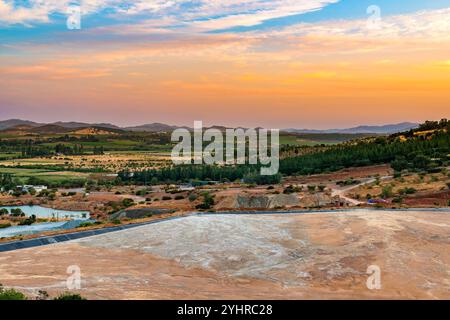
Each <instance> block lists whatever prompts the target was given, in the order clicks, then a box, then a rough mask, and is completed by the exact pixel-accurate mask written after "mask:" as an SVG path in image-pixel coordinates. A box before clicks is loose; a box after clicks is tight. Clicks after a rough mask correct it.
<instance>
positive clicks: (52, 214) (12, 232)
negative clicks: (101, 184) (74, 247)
mask: <svg viewBox="0 0 450 320" xmlns="http://www.w3.org/2000/svg"><path fill="white" fill-rule="evenodd" d="M3 208H5V209H7V210H8V211H9V212H11V209H16V208H19V209H21V210H22V211H23V212H24V213H25V215H26V216H27V217H29V216H31V215H33V214H34V215H35V216H36V217H37V218H47V219H51V218H55V219H65V220H66V221H59V222H45V223H35V224H32V225H30V226H13V227H8V228H3V229H0V238H5V237H13V236H18V235H28V234H36V233H41V232H45V231H55V230H66V229H73V228H76V227H77V226H78V225H80V223H82V222H84V221H86V220H88V219H89V211H66V210H56V209H52V208H45V207H41V206H9V207H0V209H3ZM67 219H69V220H70V221H67Z"/></svg>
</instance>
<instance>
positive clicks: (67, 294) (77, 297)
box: [53, 292, 86, 300]
mask: <svg viewBox="0 0 450 320" xmlns="http://www.w3.org/2000/svg"><path fill="white" fill-rule="evenodd" d="M53 300H86V298H83V297H82V296H81V295H79V294H78V293H70V292H65V293H63V294H60V295H59V296H57V297H56V298H54V299H53Z"/></svg>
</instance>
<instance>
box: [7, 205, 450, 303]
mask: <svg viewBox="0 0 450 320" xmlns="http://www.w3.org/2000/svg"><path fill="white" fill-rule="evenodd" d="M449 235H450V213H449V212H426V211H424V212H415V211H407V212H404V211H403V212H399V211H368V210H356V211H349V212H335V213H311V214H276V215H220V214H217V215H207V216H192V217H188V218H184V219H178V220H172V221H166V222H161V223H157V224H153V225H146V226H142V227H138V228H134V229H130V230H124V231H119V232H115V233H109V234H104V235H99V236H94V237H90V238H85V239H81V240H76V241H71V242H68V243H60V244H55V245H49V246H45V247H38V248H32V249H25V250H18V251H13V252H6V253H1V254H0V275H1V278H0V282H1V283H3V284H4V285H6V286H13V287H16V288H18V289H21V290H24V291H26V292H28V293H29V294H33V293H36V292H37V290H39V289H43V290H47V291H49V292H50V293H59V292H63V291H65V290H67V289H66V288H65V285H66V283H65V281H66V279H67V277H68V276H69V275H68V274H67V272H66V271H67V267H68V266H71V265H78V266H79V267H80V269H81V275H82V288H81V290H79V292H80V293H81V294H82V295H84V296H86V297H88V298H92V299H109V298H117V299H127V298H130V299H131V298H135V299H175V298H178V299H206V298H210V299H310V298H318V299H330V298H337V299H340V298H358V299H386V298H401V299H417V298H421V299H449V298H450V250H449V248H450V237H449ZM373 265H375V266H378V267H379V268H380V270H381V285H382V287H381V289H379V290H369V289H368V288H367V286H366V281H367V278H368V276H369V275H368V274H367V268H368V267H369V266H373Z"/></svg>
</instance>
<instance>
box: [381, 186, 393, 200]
mask: <svg viewBox="0 0 450 320" xmlns="http://www.w3.org/2000/svg"><path fill="white" fill-rule="evenodd" d="M381 197H382V198H383V199H386V198H390V197H392V186H384V187H383V190H382V191H381Z"/></svg>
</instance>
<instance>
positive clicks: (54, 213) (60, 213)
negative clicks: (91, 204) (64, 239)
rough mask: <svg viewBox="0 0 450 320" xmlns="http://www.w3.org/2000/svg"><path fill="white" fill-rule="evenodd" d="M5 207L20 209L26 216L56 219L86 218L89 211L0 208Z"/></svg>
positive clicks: (27, 207) (29, 207)
mask: <svg viewBox="0 0 450 320" xmlns="http://www.w3.org/2000/svg"><path fill="white" fill-rule="evenodd" d="M3 208H5V209H7V210H8V211H9V212H11V209H16V208H19V209H21V210H22V211H23V212H24V213H25V215H26V216H27V217H29V216H31V215H33V214H34V215H35V216H36V217H37V218H47V219H51V218H57V219H87V218H89V211H65V210H56V209H52V208H45V207H41V206H16V207H14V206H10V207H0V209H3Z"/></svg>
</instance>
